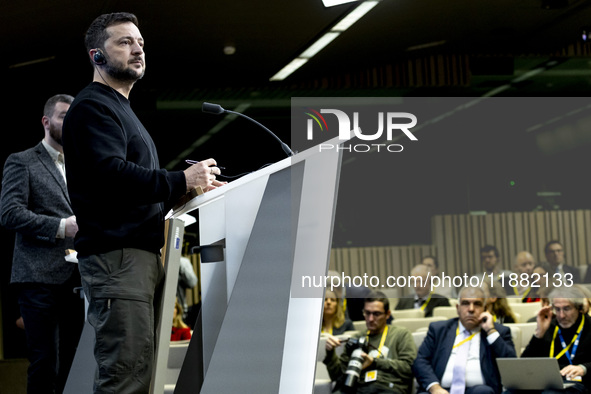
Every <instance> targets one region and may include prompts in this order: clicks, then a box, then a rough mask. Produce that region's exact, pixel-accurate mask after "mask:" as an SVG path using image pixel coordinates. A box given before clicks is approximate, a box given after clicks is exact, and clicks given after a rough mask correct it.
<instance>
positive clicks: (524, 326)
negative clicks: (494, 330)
mask: <svg viewBox="0 0 591 394" xmlns="http://www.w3.org/2000/svg"><path fill="white" fill-rule="evenodd" d="M505 326H506V327H509V328H511V327H519V329H520V330H521V348H520V349H518V348H517V347H515V351H516V352H517V356H520V355H521V353H522V352H523V349H525V347H526V346H527V344H528V343H529V341H530V340H531V337H532V336H533V335H534V332H535V331H536V327H537V323H506V324H505Z"/></svg>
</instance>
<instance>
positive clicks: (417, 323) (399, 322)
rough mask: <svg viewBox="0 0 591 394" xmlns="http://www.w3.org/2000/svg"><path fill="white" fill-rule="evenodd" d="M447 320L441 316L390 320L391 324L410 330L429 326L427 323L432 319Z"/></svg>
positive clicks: (413, 330) (432, 320)
mask: <svg viewBox="0 0 591 394" xmlns="http://www.w3.org/2000/svg"><path fill="white" fill-rule="evenodd" d="M441 320H447V318H445V317H443V316H433V317H419V318H414V319H396V320H394V321H393V322H392V325H393V326H399V327H405V328H407V329H408V330H409V331H410V332H415V331H416V330H417V329H418V328H421V327H429V324H431V322H434V321H441Z"/></svg>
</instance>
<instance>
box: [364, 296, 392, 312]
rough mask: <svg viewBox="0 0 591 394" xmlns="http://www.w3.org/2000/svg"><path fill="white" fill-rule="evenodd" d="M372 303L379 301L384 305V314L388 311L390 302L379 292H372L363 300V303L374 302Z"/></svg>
mask: <svg viewBox="0 0 591 394" xmlns="http://www.w3.org/2000/svg"><path fill="white" fill-rule="evenodd" d="M374 301H379V302H381V303H382V304H384V312H386V313H387V312H388V311H389V310H390V300H388V297H386V295H385V294H384V293H382V292H381V291H372V292H371V293H369V294H368V295H367V297H365V299H364V300H363V302H364V303H368V302H374Z"/></svg>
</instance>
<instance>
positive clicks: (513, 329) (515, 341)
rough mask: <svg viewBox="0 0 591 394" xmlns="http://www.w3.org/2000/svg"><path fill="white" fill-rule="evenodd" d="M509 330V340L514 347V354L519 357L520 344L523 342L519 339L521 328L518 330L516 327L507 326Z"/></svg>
mask: <svg viewBox="0 0 591 394" xmlns="http://www.w3.org/2000/svg"><path fill="white" fill-rule="evenodd" d="M509 329H510V330H511V339H513V345H514V346H515V353H517V356H519V355H520V354H521V343H522V341H523V339H522V337H521V328H519V327H518V326H515V325H512V326H509Z"/></svg>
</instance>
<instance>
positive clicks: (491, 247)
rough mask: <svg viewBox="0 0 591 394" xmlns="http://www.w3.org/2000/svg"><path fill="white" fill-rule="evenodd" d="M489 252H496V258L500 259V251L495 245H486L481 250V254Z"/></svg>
mask: <svg viewBox="0 0 591 394" xmlns="http://www.w3.org/2000/svg"><path fill="white" fill-rule="evenodd" d="M488 252H494V254H495V256H496V257H499V249H497V247H496V246H494V245H484V246H483V247H482V248H480V254H482V253H488Z"/></svg>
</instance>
